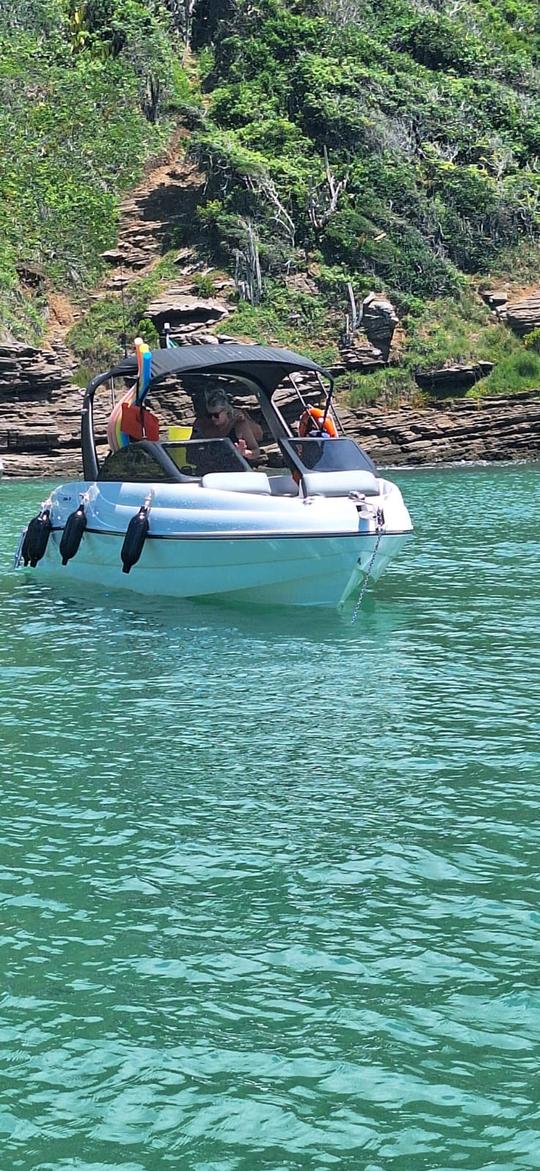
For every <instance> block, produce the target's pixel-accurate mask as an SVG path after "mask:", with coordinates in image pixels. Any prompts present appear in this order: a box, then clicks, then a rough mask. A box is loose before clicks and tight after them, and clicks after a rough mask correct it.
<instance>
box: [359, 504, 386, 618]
mask: <svg viewBox="0 0 540 1171" xmlns="http://www.w3.org/2000/svg"><path fill="white" fill-rule="evenodd" d="M375 531H376V533H377V540H376V541H375V545H374V546H373V553H372V554H371V557H370V559H369V563H368V566H367V569H366V572H365V577H364V580H363V582H362V588H361V590H360V593H359V595H358V598H357V600H356V605H355V607H354V610H353V612H352V617H351V624H352V625H354V623H355V622H356V619H357V618H358V615H359V613H360V607H361V605H362V602H363V600H364V594H365V592H366V590H367V588H368V585H369V575H370V573H371V570H372V569H373V563H374V561H375V558H376V556H377V553H378V551H379V545H380V543H381V538H382V535H383V532H384V529H383V526H382V525H381V524H378V525H377V528H376V530H375Z"/></svg>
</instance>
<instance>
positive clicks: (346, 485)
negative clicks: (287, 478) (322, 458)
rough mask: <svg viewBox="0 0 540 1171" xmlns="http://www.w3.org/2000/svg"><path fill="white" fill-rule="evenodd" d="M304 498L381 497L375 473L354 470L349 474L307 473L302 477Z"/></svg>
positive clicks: (360, 469)
mask: <svg viewBox="0 0 540 1171" xmlns="http://www.w3.org/2000/svg"><path fill="white" fill-rule="evenodd" d="M302 488H303V491H304V496H348V495H349V493H350V492H359V493H360V495H361V496H379V494H380V489H379V484H378V480H377V477H376V476H374V475H373V472H368V471H364V470H363V469H362V468H353V469H352V470H351V471H348V472H305V473H304V475H303V476H302Z"/></svg>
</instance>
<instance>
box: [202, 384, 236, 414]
mask: <svg viewBox="0 0 540 1171" xmlns="http://www.w3.org/2000/svg"><path fill="white" fill-rule="evenodd" d="M204 405H205V408H206V413H207V415H209V414H211V413H212V412H213V411H227V414H228V415H232V414H233V408H232V407H231V404H230V402H229V400H228V398H227V395H226V394H225V392H224V391H223V390H219V388H218V389H217V390H207V391H205V395H204Z"/></svg>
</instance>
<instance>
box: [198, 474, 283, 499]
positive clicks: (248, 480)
mask: <svg viewBox="0 0 540 1171" xmlns="http://www.w3.org/2000/svg"><path fill="white" fill-rule="evenodd" d="M201 484H202V486H203V488H214V489H217V490H218V491H220V492H252V493H253V492H255V493H256V494H257V495H262V496H270V484H269V482H268V476H267V475H266V472H207V474H206V476H203V478H202V480H201Z"/></svg>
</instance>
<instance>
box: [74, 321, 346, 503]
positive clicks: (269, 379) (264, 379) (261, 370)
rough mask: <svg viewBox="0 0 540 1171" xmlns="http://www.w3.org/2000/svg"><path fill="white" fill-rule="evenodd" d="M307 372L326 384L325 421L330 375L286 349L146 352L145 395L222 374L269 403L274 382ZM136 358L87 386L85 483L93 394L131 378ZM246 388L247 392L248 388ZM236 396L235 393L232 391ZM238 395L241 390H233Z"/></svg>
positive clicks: (92, 474) (92, 445) (91, 447)
mask: <svg viewBox="0 0 540 1171" xmlns="http://www.w3.org/2000/svg"><path fill="white" fill-rule="evenodd" d="M301 370H308V371H312V372H314V373H316V374H319V375H322V377H323V378H326V379H328V381H329V384H330V385H329V391H328V396H327V401H326V406H325V416H326V413H327V411H328V409H329V407H330V401H331V398H332V392H333V385H334V384H333V379H332V377H331V375H330V374H329V373H328V371H327V370H325V369H324V368H323V367H322V366H319V365H318V364H317V362H313V361H312V359H311V358H304V357H302V356H301V355H300V354H295V353H293V352H292V351H291V350H281V349H274V348H273V347H271V346H248V345H242V344H240V343H237V344H224V345H206V346H178V347H175V348H174V349H161V350H152V363H151V368H150V380H149V383H148V387H147V391H148V390H151V388H152V386H155V385H156V384H157V383H158V382H161V381H162V380H163V379H164V378H167V377H170V376H171V375H174V374H178V375H179V376H182V375H186V374H226V375H228V376H229V377H231V378H235V377H236V378H238V380H239V381H240V382H243V383H244V384H246V383H247V385H245V394H246V395H248V394H251V393H252V392H253V391H252V388H253V386H254V387H256V388H257V389H258V390H259V391H261V392H262V394H263V395H264V396H265V397H266V398H267V399H268V400H269V399H270V398H271V397H272V394H273V393H274V391H275V390H276V388H277V387H278V386H279V384H280V382H282V381H283V379H284V378H285V377H286V376H287V375H288V374H292V373H294V371H301ZM137 372H138V368H137V358H136V356H135V355H133V356H132V357H131V356H130V357H127V358H124V359H123V361H122V362H119V363H118V365H117V366H113V367H112V368H111V369H110V370H107V371H106V372H105V373H104V374H98V375H96V377H95V378H93V379H92V381H91V382H90V383H89V384H88V387H87V390H86V393H85V396H84V400H83V406H82V417H81V448H82V461H83V475H84V478H85V480H96V479H97V476H98V473H99V462H98V458H97V450H96V441H95V437H94V426H93V402H94V395H95V393H96V390H97V389H98V388H99V387H100V386H102V385H103V383H105V382H108V381H109V379H111V378H126V379H129V378H136V377H137ZM249 383H251V387H250V386H249ZM235 393H236V391H235ZM239 393H240V394H241V393H242V387H239Z"/></svg>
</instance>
